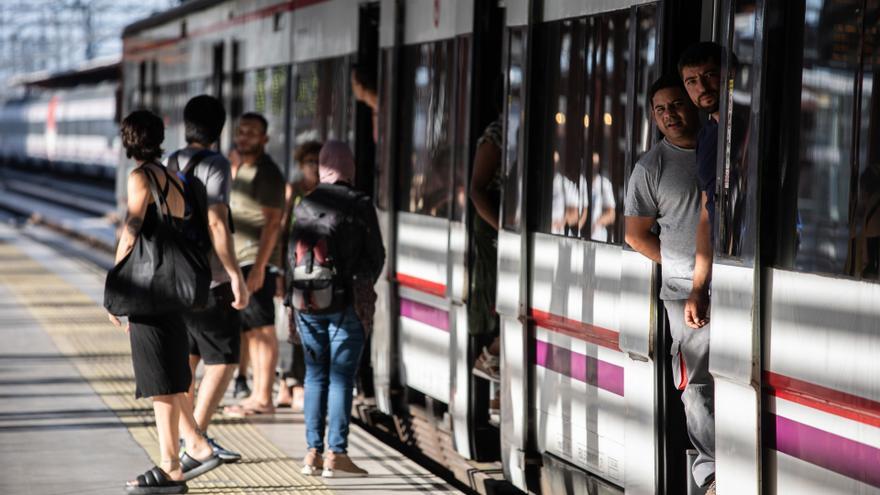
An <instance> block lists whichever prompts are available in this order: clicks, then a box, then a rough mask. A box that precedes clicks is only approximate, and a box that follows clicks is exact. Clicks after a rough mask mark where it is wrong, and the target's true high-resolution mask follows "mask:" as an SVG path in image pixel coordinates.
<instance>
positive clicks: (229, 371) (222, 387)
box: [193, 364, 236, 432]
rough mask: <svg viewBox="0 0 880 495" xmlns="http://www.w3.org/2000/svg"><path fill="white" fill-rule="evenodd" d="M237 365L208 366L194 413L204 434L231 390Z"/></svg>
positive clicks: (197, 423)
mask: <svg viewBox="0 0 880 495" xmlns="http://www.w3.org/2000/svg"><path fill="white" fill-rule="evenodd" d="M235 368H236V365H235V364H206V365H205V374H204V376H202V381H201V383H199V395H198V397H196V403H195V404H196V405H195V409H194V411H193V418H194V419H195V421H196V425H198V428H199V430H201V431H202V432H207V431H208V426H209V425H210V423H211V417H212V416H213V415H214V411H216V410H217V406H219V405H220V401H221V400H223V394H225V393H226V389H227V388H229V382H231V381H232V375H233V374H234V373H235Z"/></svg>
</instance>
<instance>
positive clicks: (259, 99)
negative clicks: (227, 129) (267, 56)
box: [236, 66, 287, 166]
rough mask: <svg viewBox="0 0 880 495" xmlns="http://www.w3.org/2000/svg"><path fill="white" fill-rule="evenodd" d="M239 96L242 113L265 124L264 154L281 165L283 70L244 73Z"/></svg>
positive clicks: (283, 157)
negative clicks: (254, 114)
mask: <svg viewBox="0 0 880 495" xmlns="http://www.w3.org/2000/svg"><path fill="white" fill-rule="evenodd" d="M242 93H243V94H242V104H243V110H244V111H245V112H257V113H259V114H261V115H263V117H265V118H266V121H268V123H269V142H268V144H267V145H266V152H267V153H268V154H269V156H271V157H272V159H273V160H275V162H276V163H277V164H278V165H279V166H283V165H284V163H285V162H286V159H285V155H286V152H285V150H286V149H287V143H286V139H285V138H286V136H285V132H284V127H285V126H284V118H285V116H284V111H285V99H286V95H287V67H286V66H285V67H272V68H269V69H257V70H255V71H251V72H248V73H246V74H245V76H244V87H243V89H242ZM236 124H237V123H236Z"/></svg>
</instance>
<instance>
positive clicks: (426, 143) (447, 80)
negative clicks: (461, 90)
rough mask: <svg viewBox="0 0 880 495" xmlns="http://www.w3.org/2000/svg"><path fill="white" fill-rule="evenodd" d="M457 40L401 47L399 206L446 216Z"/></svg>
mask: <svg viewBox="0 0 880 495" xmlns="http://www.w3.org/2000/svg"><path fill="white" fill-rule="evenodd" d="M455 47H456V40H445V41H439V42H433V43H423V44H420V45H411V46H406V47H404V49H403V57H402V58H403V67H402V70H401V73H402V76H401V79H400V81H401V88H400V102H401V103H400V104H401V120H400V123H401V124H400V138H401V139H400V144H399V145H400V157H399V160H400V173H399V174H398V180H399V188H398V194H399V195H400V197H399V207H400V209H401V210H403V211H408V212H412V213H421V214H425V215H431V216H437V217H448V216H449V214H450V206H451V203H452V201H453V191H452V187H451V181H452V175H451V172H452V169H451V167H452V163H453V160H454V155H453V153H454V151H453V138H454V136H453V134H452V131H453V129H452V118H453V111H454V110H453V108H454V102H453V101H452V100H453V84H454V83H455V80H456V77H455V76H456V72H455V71H454V68H455V67H456V65H455V63H454V62H455V60H454V57H455Z"/></svg>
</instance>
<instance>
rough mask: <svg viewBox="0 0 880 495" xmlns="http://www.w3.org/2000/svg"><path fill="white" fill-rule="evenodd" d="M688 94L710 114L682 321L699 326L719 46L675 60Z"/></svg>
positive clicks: (710, 226)
mask: <svg viewBox="0 0 880 495" xmlns="http://www.w3.org/2000/svg"><path fill="white" fill-rule="evenodd" d="M678 72H679V75H681V79H682V81H684V87H685V89H686V90H687V92H688V96H689V97H690V99H691V101H692V102H693V103H694V105H696V106H697V108H698V109H700V110H702V111H704V112H706V113H708V114H709V118H708V120H706V122H705V123H704V124H703V128H702V129H700V133H699V134H698V135H697V149H696V152H697V175H698V176H699V181H700V190H701V191H702V198H701V200H700V204H701V207H700V221H699V224H698V226H697V235H696V245H697V250H696V251H697V252H696V259H695V264H694V282H693V288H692V289H691V293H690V296H689V297H688V300H687V303H686V304H685V309H684V319H685V323H687V325H688V326H689V327H691V328H701V327H703V326H704V325H706V324H707V323H708V322H709V281H710V279H711V278H712V232H714V230H715V229H714V227H715V171H716V156H717V152H718V103H719V100H720V90H721V45H719V44H718V43H712V42H708V41H707V42H701V43H697V44H696V45H693V46H691V47H690V48H688V49H687V50H685V52H684V53H682V54H681V58H680V59H679V61H678Z"/></svg>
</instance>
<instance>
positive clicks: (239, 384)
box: [232, 375, 251, 399]
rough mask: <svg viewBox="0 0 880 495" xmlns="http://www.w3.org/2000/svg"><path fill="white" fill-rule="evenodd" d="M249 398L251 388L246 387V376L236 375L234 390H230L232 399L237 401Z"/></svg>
mask: <svg viewBox="0 0 880 495" xmlns="http://www.w3.org/2000/svg"><path fill="white" fill-rule="evenodd" d="M250 396H251V388H250V387H249V386H248V382H247V376H246V375H238V376H237V377H235V388H233V389H232V397H233V398H234V399H238V398H239V397H250Z"/></svg>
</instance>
